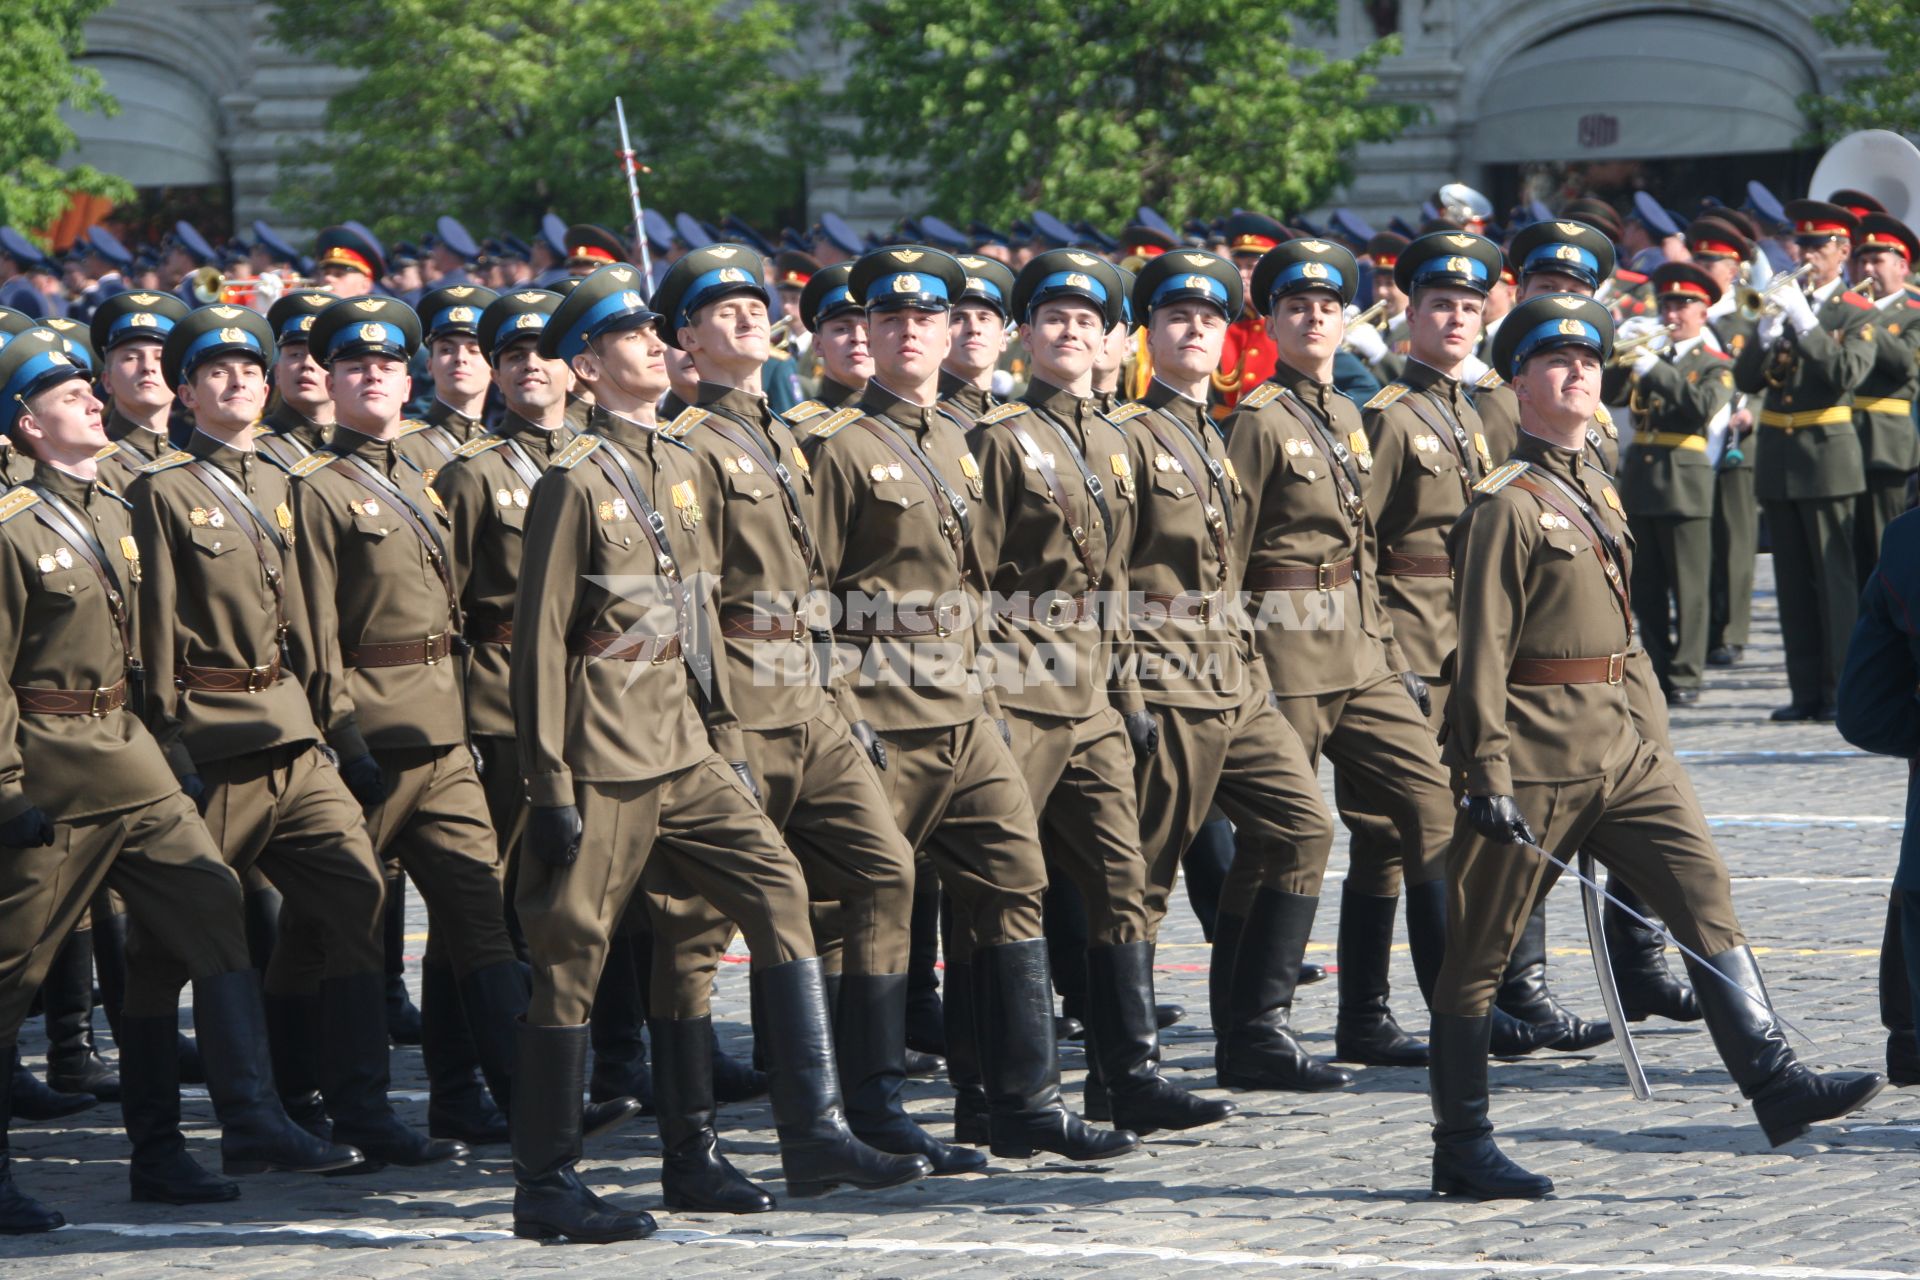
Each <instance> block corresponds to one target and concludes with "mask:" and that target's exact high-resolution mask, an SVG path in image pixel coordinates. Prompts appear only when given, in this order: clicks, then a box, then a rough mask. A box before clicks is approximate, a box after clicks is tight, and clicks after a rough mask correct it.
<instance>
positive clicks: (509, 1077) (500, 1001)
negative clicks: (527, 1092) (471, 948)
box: [460, 960, 640, 1138]
mask: <svg viewBox="0 0 1920 1280" xmlns="http://www.w3.org/2000/svg"><path fill="white" fill-rule="evenodd" d="M530 995H531V991H530V984H529V981H528V976H527V971H526V970H525V969H523V968H522V967H521V965H520V962H519V961H518V960H502V961H500V962H499V963H498V964H490V965H488V966H487V967H486V968H484V969H475V970H474V971H473V972H472V973H470V974H468V975H467V976H466V977H464V978H462V979H461V980H460V997H461V1004H462V1005H463V1006H464V1008H465V1009H466V1012H467V1028H468V1031H469V1033H470V1034H471V1035H472V1037H473V1045H474V1056H475V1057H476V1058H478V1059H479V1061H480V1074H481V1075H482V1076H484V1077H485V1078H486V1081H487V1092H489V1093H491V1094H492V1095H493V1096H494V1097H495V1098H496V1099H497V1100H498V1101H499V1103H500V1106H501V1109H502V1110H504V1111H507V1112H508V1114H512V1110H511V1109H512V1105H513V1104H512V1098H513V1063H514V1045H513V1035H512V1030H513V1028H514V1027H515V1026H516V1025H518V1024H519V1022H520V1020H521V1018H522V1017H523V1016H524V1015H525V1014H526V1011H527V1000H528V997H529V996H530ZM588 1041H589V1043H591V1041H592V1032H591V1029H589V1032H588ZM639 1114H640V1103H639V1102H638V1101H637V1100H636V1099H634V1098H631V1097H626V1096H622V1097H618V1098H612V1099H609V1100H608V1101H606V1102H589V1103H587V1104H586V1105H585V1107H583V1108H582V1109H581V1113H580V1132H581V1134H582V1136H583V1137H588V1138H598V1137H600V1136H601V1135H603V1134H608V1133H612V1132H613V1131H614V1130H615V1129H618V1128H619V1127H620V1126H621V1125H623V1124H626V1123H627V1122H628V1121H629V1120H632V1119H633V1118H634V1117H636V1116H638V1115H639Z"/></svg>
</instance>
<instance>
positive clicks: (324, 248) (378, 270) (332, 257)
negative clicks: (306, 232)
mask: <svg viewBox="0 0 1920 1280" xmlns="http://www.w3.org/2000/svg"><path fill="white" fill-rule="evenodd" d="M416 265H417V264H416ZM313 274H314V276H315V277H316V278H317V279H318V280H319V281H320V287H321V288H322V289H324V290H326V292H328V293H331V294H332V295H333V296H334V297H336V298H364V297H366V296H367V295H368V294H370V293H373V292H374V291H375V289H377V288H378V287H379V283H380V280H381V277H383V276H385V275H386V274H387V258H386V255H385V254H384V253H382V252H381V251H380V246H379V245H378V244H376V243H375V242H373V241H372V240H369V239H368V238H367V237H365V236H363V235H361V234H360V233H359V232H358V231H355V230H354V229H353V228H352V227H323V228H321V230H320V234H319V235H317V236H315V237H314V240H313ZM415 283H416V284H417V283H418V281H415Z"/></svg>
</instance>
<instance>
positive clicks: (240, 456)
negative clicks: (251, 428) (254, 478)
mask: <svg viewBox="0 0 1920 1280" xmlns="http://www.w3.org/2000/svg"><path fill="white" fill-rule="evenodd" d="M187 452H188V453H190V454H192V455H193V456H194V457H196V458H201V459H204V460H206V461H208V462H211V463H213V464H214V465H215V466H220V467H225V468H226V469H227V470H229V471H238V470H240V469H241V468H242V467H244V466H246V464H247V462H248V460H249V459H251V458H252V457H253V448H252V446H251V445H249V446H247V447H246V448H242V447H241V446H239V445H234V444H228V443H227V442H226V441H225V440H221V439H219V438H217V437H215V436H212V435H209V434H208V433H207V432H205V431H202V430H201V429H200V428H199V427H195V428H194V429H193V434H192V435H190V436H188V437H187Z"/></svg>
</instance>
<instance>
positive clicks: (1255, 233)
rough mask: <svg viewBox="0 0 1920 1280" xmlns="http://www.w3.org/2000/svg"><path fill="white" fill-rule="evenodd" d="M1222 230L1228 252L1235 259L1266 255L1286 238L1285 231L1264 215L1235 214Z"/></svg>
mask: <svg viewBox="0 0 1920 1280" xmlns="http://www.w3.org/2000/svg"><path fill="white" fill-rule="evenodd" d="M1223 230H1224V238H1225V240H1226V242H1227V249H1228V252H1230V253H1232V254H1233V255H1234V256H1235V257H1239V256H1240V255H1242V254H1256V253H1266V252H1267V251H1268V250H1270V249H1272V248H1273V247H1274V246H1275V245H1277V244H1279V243H1280V242H1281V241H1282V240H1285V239H1286V238H1287V229H1286V228H1285V227H1283V226H1281V225H1280V224H1279V223H1277V222H1275V221H1274V220H1273V219H1272V218H1269V217H1268V216H1267V215H1266V214H1264V213H1236V214H1234V215H1233V216H1232V217H1230V218H1228V219H1227V224H1226V226H1225V228H1224V229H1223Z"/></svg>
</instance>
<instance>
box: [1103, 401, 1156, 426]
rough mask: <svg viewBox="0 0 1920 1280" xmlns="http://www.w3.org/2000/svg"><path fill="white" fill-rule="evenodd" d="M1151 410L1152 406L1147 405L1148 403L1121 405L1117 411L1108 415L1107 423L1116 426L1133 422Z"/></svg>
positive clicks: (1135, 402) (1139, 402)
mask: <svg viewBox="0 0 1920 1280" xmlns="http://www.w3.org/2000/svg"><path fill="white" fill-rule="evenodd" d="M1151 408H1152V406H1151V405H1149V404H1147V402H1146V401H1144V400H1135V401H1133V402H1132V403H1131V404H1123V405H1121V406H1120V407H1119V408H1118V409H1115V410H1114V411H1113V412H1112V413H1110V414H1108V415H1107V421H1108V422H1112V423H1116V424H1118V423H1122V422H1131V421H1133V420H1134V419H1135V418H1137V417H1139V416H1140V415H1141V414H1143V413H1146V412H1147V411H1148V410H1149V409H1151Z"/></svg>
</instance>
